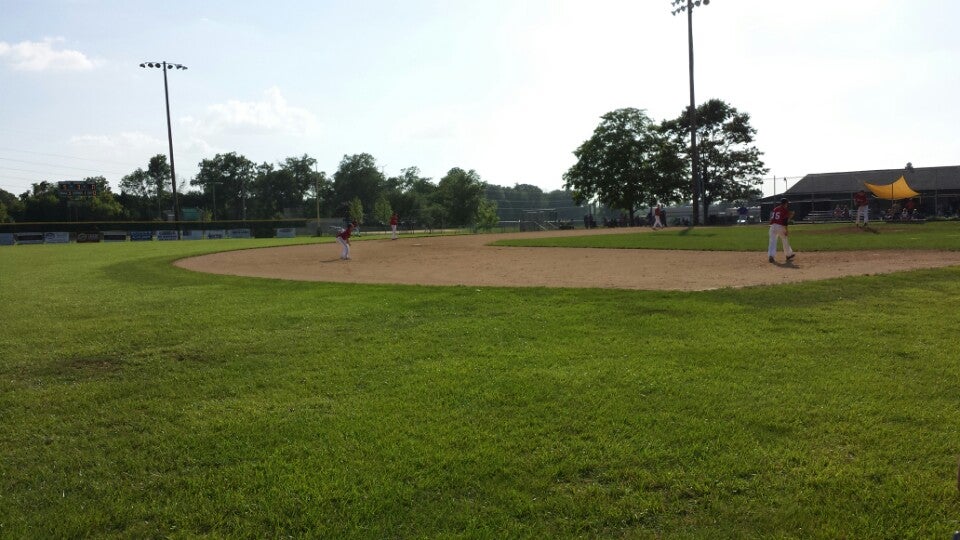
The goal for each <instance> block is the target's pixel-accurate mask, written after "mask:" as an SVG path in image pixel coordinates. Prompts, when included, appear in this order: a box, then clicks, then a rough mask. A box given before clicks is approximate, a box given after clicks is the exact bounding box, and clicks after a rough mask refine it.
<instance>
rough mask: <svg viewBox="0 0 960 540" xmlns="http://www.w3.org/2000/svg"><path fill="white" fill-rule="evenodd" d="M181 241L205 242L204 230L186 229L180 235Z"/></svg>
mask: <svg viewBox="0 0 960 540" xmlns="http://www.w3.org/2000/svg"><path fill="white" fill-rule="evenodd" d="M180 239H181V240H203V230H202V229H185V230H184V231H183V232H182V233H181V234H180Z"/></svg>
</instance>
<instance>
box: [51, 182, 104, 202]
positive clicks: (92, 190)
mask: <svg viewBox="0 0 960 540" xmlns="http://www.w3.org/2000/svg"><path fill="white" fill-rule="evenodd" d="M57 191H58V192H59V193H60V196H61V197H65V198H67V199H82V198H86V197H96V196H97V183H96V182H84V181H75V180H67V181H63V182H57Z"/></svg>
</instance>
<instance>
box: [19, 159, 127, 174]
mask: <svg viewBox="0 0 960 540" xmlns="http://www.w3.org/2000/svg"><path fill="white" fill-rule="evenodd" d="M0 161H14V162H17V163H26V164H27V165H41V166H45V167H53V168H56V169H71V170H75V171H86V172H95V173H100V174H104V173H106V174H119V175H123V174H124V173H121V172H117V171H105V170H103V169H84V168H82V167H71V166H70V165H55V164H50V163H41V162H39V161H27V160H25V159H12V158H6V157H0ZM0 169H9V170H15V171H17V170H19V171H26V172H38V173H43V172H44V171H27V170H26V169H12V168H9V167H0Z"/></svg>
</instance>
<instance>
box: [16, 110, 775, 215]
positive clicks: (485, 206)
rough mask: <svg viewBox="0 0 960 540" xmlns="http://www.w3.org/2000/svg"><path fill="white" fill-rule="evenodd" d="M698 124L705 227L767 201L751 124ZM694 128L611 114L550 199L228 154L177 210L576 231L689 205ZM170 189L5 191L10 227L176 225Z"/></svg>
mask: <svg viewBox="0 0 960 540" xmlns="http://www.w3.org/2000/svg"><path fill="white" fill-rule="evenodd" d="M697 116H698V119H699V121H698V124H697V134H698V139H699V143H698V148H699V152H700V171H701V175H700V176H701V190H700V192H701V199H702V200H703V201H704V205H703V208H704V220H705V221H706V217H707V208H708V207H709V203H710V202H716V201H740V200H749V199H752V198H755V197H757V196H759V195H760V190H759V189H758V188H757V186H758V185H759V184H760V182H761V176H762V175H763V173H765V172H766V171H767V169H766V168H765V167H764V165H763V162H762V161H761V159H760V156H761V155H762V153H761V152H759V151H758V150H757V149H756V148H755V147H754V146H753V140H754V135H755V130H754V129H753V128H752V127H751V126H750V122H749V120H750V119H749V115H747V114H746V113H741V112H739V111H737V110H736V109H735V108H733V107H731V106H730V105H728V104H727V103H725V102H723V101H720V100H711V101H708V102H707V103H705V104H703V105H702V106H700V107H698V108H697ZM689 125H690V124H689V114H688V112H684V113H683V114H681V115H680V116H679V117H678V118H676V119H673V120H665V121H662V122H660V123H659V124H657V123H655V122H654V121H653V120H652V119H650V118H649V117H648V116H647V115H646V113H645V112H644V111H643V110H640V109H632V108H627V109H619V110H615V111H612V112H609V113H607V114H605V115H603V116H602V117H601V121H600V124H599V125H598V126H597V128H596V129H595V130H594V132H593V135H592V136H591V137H590V138H589V139H588V140H586V141H585V142H584V143H583V144H581V145H580V146H579V147H578V148H577V149H576V150H575V151H574V155H575V156H576V158H577V162H576V163H575V164H574V165H573V166H572V167H571V168H570V169H569V170H568V171H567V172H566V173H565V174H564V176H563V178H564V182H565V184H564V186H563V188H564V189H562V190H555V191H552V192H549V193H545V192H543V191H542V190H541V189H540V188H538V187H537V186H533V185H530V184H515V185H514V186H513V187H502V186H498V185H494V184H489V183H487V182H484V181H483V180H482V179H481V177H480V175H479V174H478V173H477V172H476V171H474V170H472V169H471V170H465V169H462V168H459V167H454V168H452V169H450V170H449V171H448V172H447V173H446V175H444V176H443V177H442V178H440V179H439V180H438V181H437V182H434V181H433V179H431V178H427V177H424V176H423V175H422V174H421V172H420V169H419V168H417V167H408V168H405V169H402V170H401V171H400V174H398V175H396V176H387V175H385V174H384V173H383V171H382V169H381V168H380V167H378V166H377V163H376V160H375V158H374V157H373V156H372V155H370V154H366V153H361V154H353V155H345V156H343V159H342V160H341V161H340V164H339V166H338V168H337V170H336V172H334V173H333V174H332V175H329V176H328V175H327V174H326V173H325V172H323V171H318V170H317V160H316V159H315V158H313V157H310V156H309V155H306V154H304V155H302V156H299V157H288V158H286V159H284V160H283V161H281V162H278V163H260V164H257V163H255V162H253V161H251V160H250V159H248V158H246V157H245V156H243V155H241V154H238V153H236V152H229V153H224V154H217V155H216V156H214V157H213V158H211V159H204V160H202V161H201V162H200V163H199V166H198V167H199V170H198V172H197V174H196V176H195V177H194V178H192V179H190V180H189V181H185V182H181V183H180V185H179V186H178V189H177V192H178V201H179V205H180V207H181V208H191V209H199V212H200V213H201V215H200V216H198V219H201V220H204V221H219V220H230V221H243V220H260V219H280V218H310V217H320V218H330V217H339V218H344V219H353V220H357V221H358V222H361V223H371V222H372V223H387V222H389V219H390V215H391V214H392V213H394V212H396V213H398V214H399V215H400V216H401V217H402V219H406V220H410V221H415V222H416V223H417V224H418V225H422V226H428V227H439V226H451V227H460V226H466V225H475V226H479V227H481V228H488V227H492V226H494V225H496V224H497V222H498V221H499V220H518V219H520V217H521V215H522V212H523V210H528V209H542V208H555V209H559V212H558V214H559V216H560V217H561V219H571V220H572V219H578V218H579V217H581V215H582V214H583V212H584V210H583V209H582V208H581V205H584V204H587V203H589V204H591V205H594V206H599V207H601V208H602V209H603V210H604V211H607V212H613V213H618V212H626V213H629V214H630V217H631V218H632V217H633V216H634V214H635V212H637V211H638V210H640V209H642V208H645V207H648V206H653V205H654V204H656V203H657V202H660V203H666V204H674V203H680V202H684V201H689V200H690V198H691V195H692V189H691V182H690V180H689V178H690V167H689V165H690V160H689V154H690V148H689V146H688V144H687V142H686V141H687V140H688V139H687V136H688V134H689ZM170 177H171V171H170V166H169V164H168V162H167V156H165V155H162V154H158V155H156V156H153V157H152V158H150V160H149V161H148V163H147V164H146V167H145V168H138V169H136V170H135V171H133V172H131V173H130V174H128V175H126V176H124V177H123V178H122V179H121V180H120V182H119V193H114V192H113V190H112V189H111V187H110V185H109V184H108V182H107V181H106V179H105V178H104V177H102V176H94V177H88V178H86V179H85V181H89V182H93V183H95V184H96V185H97V188H98V189H97V194H96V196H94V197H89V198H83V199H77V200H65V199H64V198H63V197H61V196H60V195H59V193H58V189H57V184H56V182H39V183H36V184H32V189H31V190H30V191H27V192H25V193H22V194H20V195H19V196H16V195H14V194H12V193H9V192H6V191H4V190H2V189H0V222H9V221H15V222H42V221H48V222H54V221H154V220H156V221H163V220H169V219H171V218H172V216H171V215H170V214H171V212H170V209H171V208H172V207H173V199H172V197H173V194H172V191H171V189H170V188H171V182H170ZM631 221H632V220H631Z"/></svg>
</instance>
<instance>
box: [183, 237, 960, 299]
mask: <svg viewBox="0 0 960 540" xmlns="http://www.w3.org/2000/svg"><path fill="white" fill-rule="evenodd" d="M641 230H643V229H641ZM641 230H638V229H613V230H609V229H607V230H593V231H582V230H581V231H555V232H546V233H544V232H540V233H512V234H494V235H489V234H477V235H453V236H433V237H418V238H401V239H399V240H389V239H387V238H385V239H382V240H381V239H377V240H373V239H371V240H363V241H356V242H354V243H353V248H352V252H351V256H352V260H350V261H341V260H340V258H339V257H340V247H339V246H338V245H337V244H329V243H325V244H307V245H297V246H284V247H273V248H262V249H248V250H240V251H227V252H221V253H213V254H210V255H203V256H199V257H191V258H189V259H182V260H179V261H177V262H176V263H175V264H176V265H177V266H179V267H181V268H186V269H189V270H195V271H198V272H209V273H215V274H227V275H236V276H250V277H263V278H274V279H288V280H299V281H328V282H341V283H383V284H406V285H465V286H477V287H500V286H503V287H574V288H610V289H645V290H683V291H699V290H708V289H717V288H723V287H747V286H751V285H774V284H780V283H795V282H800V281H810V280H819V279H829V278H836V277H842V276H852V275H870V274H885V273H890V272H898V271H902V270H915V269H920V268H936V267H943V266H953V265H960V252H950V251H902V252H901V251H855V252H850V251H843V252H836V251H833V252H811V253H798V254H797V257H796V259H794V260H793V261H792V262H790V263H787V262H785V261H784V260H783V254H782V253H780V254H779V255H778V261H779V262H778V263H777V264H770V263H769V262H767V254H766V251H765V249H764V248H765V247H766V234H761V235H760V238H759V239H758V250H757V251H752V252H729V251H710V252H704V251H680V250H641V249H586V248H524V247H497V246H490V245H487V244H489V243H491V242H493V241H495V240H500V239H507V238H527V237H537V238H542V237H544V236H547V235H551V236H573V235H583V234H618V233H637V232H640V231H641Z"/></svg>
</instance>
